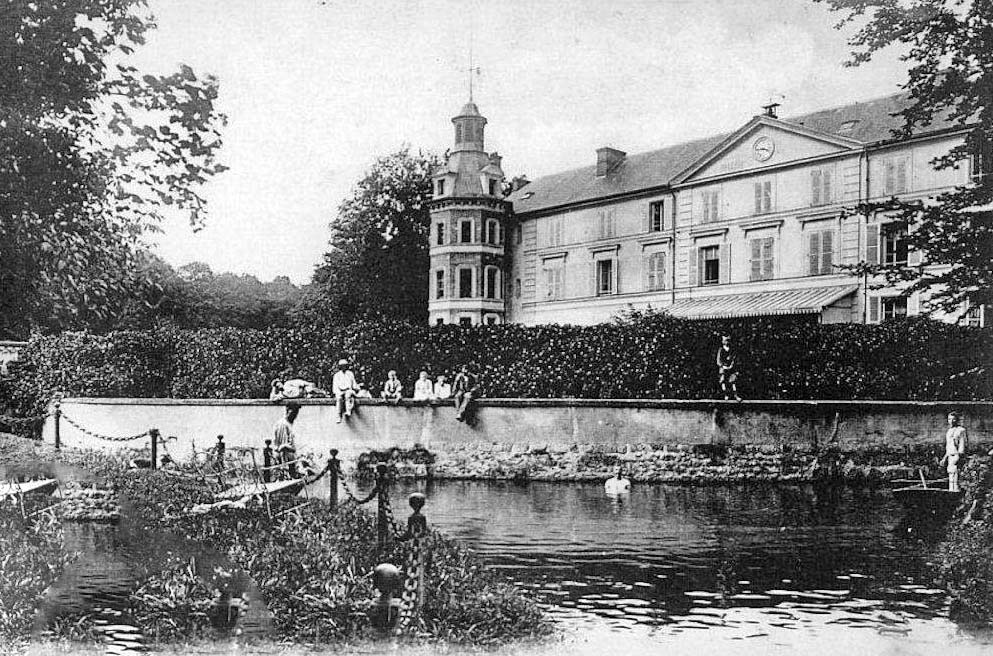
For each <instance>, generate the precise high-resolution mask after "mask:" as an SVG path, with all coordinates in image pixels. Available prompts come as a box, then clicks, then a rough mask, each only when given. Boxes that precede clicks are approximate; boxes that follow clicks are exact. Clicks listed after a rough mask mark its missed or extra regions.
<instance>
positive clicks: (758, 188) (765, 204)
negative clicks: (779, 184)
mask: <svg viewBox="0 0 993 656" xmlns="http://www.w3.org/2000/svg"><path fill="white" fill-rule="evenodd" d="M753 187H754V189H755V213H756V214H768V213H769V212H771V211H772V180H765V181H763V182H756V183H755V184H754V185H753Z"/></svg>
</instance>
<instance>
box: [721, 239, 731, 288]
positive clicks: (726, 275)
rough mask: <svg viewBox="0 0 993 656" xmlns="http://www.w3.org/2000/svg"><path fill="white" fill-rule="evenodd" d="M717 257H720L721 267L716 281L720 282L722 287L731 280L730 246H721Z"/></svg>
mask: <svg viewBox="0 0 993 656" xmlns="http://www.w3.org/2000/svg"><path fill="white" fill-rule="evenodd" d="M718 255H719V257H720V267H721V270H720V271H719V272H718V280H720V283H721V284H722V285H725V284H727V283H728V282H729V281H730V280H731V253H730V245H729V244H727V243H724V244H721V245H720V246H719V247H718Z"/></svg>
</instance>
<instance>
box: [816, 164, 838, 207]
mask: <svg viewBox="0 0 993 656" xmlns="http://www.w3.org/2000/svg"><path fill="white" fill-rule="evenodd" d="M831 176H832V171H831V169H814V170H813V171H811V172H810V204H811V205H827V204H829V203H832V202H834V195H833V189H832V188H831V182H832V180H831Z"/></svg>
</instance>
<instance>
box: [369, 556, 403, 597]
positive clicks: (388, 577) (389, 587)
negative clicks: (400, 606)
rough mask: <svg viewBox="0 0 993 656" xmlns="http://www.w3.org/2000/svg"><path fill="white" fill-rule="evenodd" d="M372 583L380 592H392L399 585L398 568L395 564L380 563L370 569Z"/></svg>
mask: <svg viewBox="0 0 993 656" xmlns="http://www.w3.org/2000/svg"><path fill="white" fill-rule="evenodd" d="M372 585H373V586H375V588H376V589H377V590H379V591H380V592H381V593H384V594H385V593H387V592H393V591H394V590H398V589H399V587H400V570H399V569H398V568H397V566H396V565H392V564H390V563H381V564H379V565H376V568H375V569H373V570H372Z"/></svg>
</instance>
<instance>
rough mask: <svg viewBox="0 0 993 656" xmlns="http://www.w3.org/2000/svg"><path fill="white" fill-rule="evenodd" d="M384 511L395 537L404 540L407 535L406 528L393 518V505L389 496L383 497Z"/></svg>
mask: <svg viewBox="0 0 993 656" xmlns="http://www.w3.org/2000/svg"><path fill="white" fill-rule="evenodd" d="M383 511H384V512H385V513H386V519H387V521H389V523H390V528H392V529H393V535H394V537H398V538H402V537H404V536H405V535H407V529H406V527H405V526H404V525H403V524H401V523H400V522H398V521H397V520H396V518H395V517H394V516H393V504H391V503H390V497H389V496H388V495H384V496H383Z"/></svg>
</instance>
